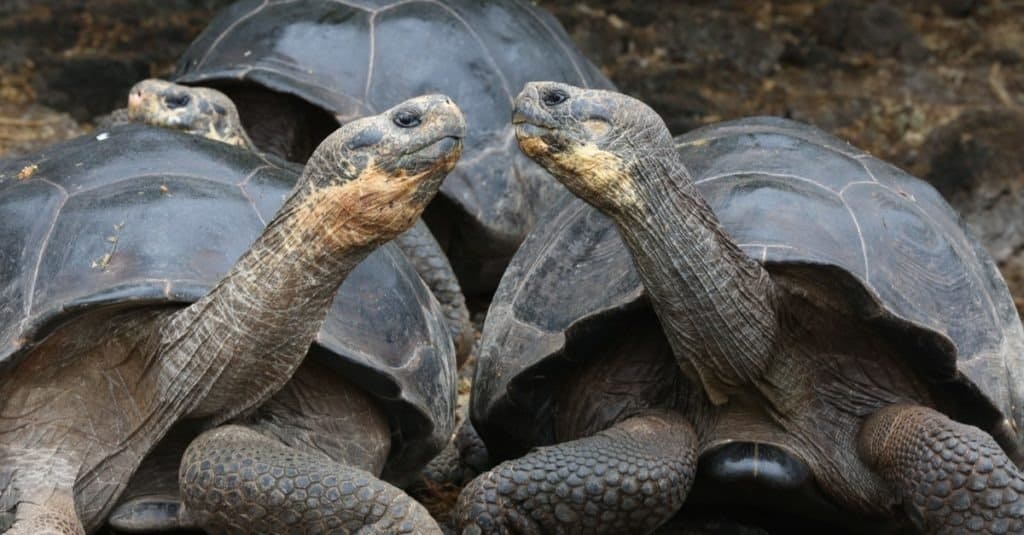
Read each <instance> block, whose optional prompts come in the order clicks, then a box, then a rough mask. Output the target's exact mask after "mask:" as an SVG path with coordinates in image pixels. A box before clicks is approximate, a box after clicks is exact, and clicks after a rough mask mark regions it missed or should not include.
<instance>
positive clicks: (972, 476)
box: [858, 405, 1024, 533]
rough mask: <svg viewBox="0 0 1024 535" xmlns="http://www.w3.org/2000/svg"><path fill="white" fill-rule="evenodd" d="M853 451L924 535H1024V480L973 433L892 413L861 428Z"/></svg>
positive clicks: (901, 408)
mask: <svg viewBox="0 0 1024 535" xmlns="http://www.w3.org/2000/svg"><path fill="white" fill-rule="evenodd" d="M858 448H859V451H860V455H861V458H863V459H864V461H865V462H866V463H867V464H868V466H871V467H873V468H874V469H875V470H876V471H878V472H879V473H880V474H881V475H882V477H883V478H885V480H886V481H887V482H888V483H889V484H890V485H892V487H893V488H894V489H895V491H896V493H897V495H898V496H899V498H900V499H902V501H903V507H904V508H905V510H906V511H907V514H908V515H909V516H910V518H911V520H912V521H913V522H914V523H915V524H917V526H918V527H919V528H920V529H922V530H924V531H925V532H927V533H1021V532H1022V531H1024V475H1022V474H1021V472H1020V470H1019V469H1018V468H1017V467H1016V466H1015V465H1014V464H1013V463H1012V462H1011V461H1010V459H1009V458H1008V457H1007V456H1006V454H1005V453H1004V452H1003V450H1002V449H1001V448H1000V447H999V445H998V444H996V441H995V440H994V439H993V438H992V437H991V436H989V435H988V434H987V433H985V432H984V431H982V430H980V429H978V428H977V427H972V426H969V425H964V424H961V423H958V422H955V421H953V420H951V419H949V418H947V417H946V416H945V415H943V414H942V413H939V412H937V411H934V410H932V409H929V408H926V407H920V406H914V405H893V406H890V407H886V408H884V409H882V410H880V411H878V412H876V413H875V414H873V415H872V416H871V417H869V418H868V419H867V421H866V422H864V426H863V427H862V428H861V431H860V437H859V439H858Z"/></svg>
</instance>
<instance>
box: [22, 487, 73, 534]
mask: <svg viewBox="0 0 1024 535" xmlns="http://www.w3.org/2000/svg"><path fill="white" fill-rule="evenodd" d="M4 533H6V534H7V535H85V528H84V527H82V522H81V521H80V520H79V519H78V515H77V514H76V513H75V502H74V498H73V497H72V494H71V490H70V489H68V490H64V491H55V492H54V493H53V494H52V495H50V497H49V498H47V499H45V500H42V501H36V500H33V499H31V498H28V499H23V500H22V502H21V503H20V504H18V508H17V512H16V513H15V515H14V524H13V525H12V526H11V529H9V530H8V531H6V532H4Z"/></svg>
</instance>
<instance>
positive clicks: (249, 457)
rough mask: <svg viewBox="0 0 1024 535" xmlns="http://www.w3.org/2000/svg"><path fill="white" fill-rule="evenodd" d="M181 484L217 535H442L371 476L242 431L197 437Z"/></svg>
mask: <svg viewBox="0 0 1024 535" xmlns="http://www.w3.org/2000/svg"><path fill="white" fill-rule="evenodd" d="M180 482H181V490H182V498H183V500H184V502H185V505H186V507H187V508H188V510H189V511H190V512H191V514H192V517H193V518H195V519H196V522H197V524H199V525H200V526H202V527H203V529H205V530H207V531H210V532H214V533H255V532H260V533H293V532H295V533H312V532H316V533H325V532H344V533H430V534H438V535H439V534H440V533H441V529H440V528H439V527H438V525H437V523H436V522H435V521H434V519H433V518H431V517H430V514H429V513H427V510H426V509H425V508H424V507H423V506H422V505H420V504H419V503H417V502H416V501H414V500H413V499H412V498H410V497H409V496H408V495H406V494H405V493H404V492H402V491H401V490H399V489H398V488H396V487H394V486H392V485H389V484H388V483H385V482H383V481H381V480H380V479H377V477H376V476H374V475H372V474H370V473H369V472H366V471H364V470H360V469H358V468H353V467H350V466H345V465H342V464H339V463H336V462H334V461H331V460H330V459H329V458H328V457H327V456H318V455H314V454H310V453H307V452H304V451H300V450H296V449H293V448H289V447H288V446H285V445H284V444H282V443H281V442H278V441H276V440H274V439H271V438H267V437H265V436H263V435H261V434H260V433H258V432H256V431H253V430H251V429H248V428H245V427H241V426H237V425H226V426H222V427H218V428H216V429H213V430H211V431H207V432H205V433H203V434H202V435H200V436H199V437H198V438H196V439H195V440H194V441H193V442H192V444H191V445H190V446H189V447H188V450H186V452H185V456H184V459H183V460H182V463H181V472H180Z"/></svg>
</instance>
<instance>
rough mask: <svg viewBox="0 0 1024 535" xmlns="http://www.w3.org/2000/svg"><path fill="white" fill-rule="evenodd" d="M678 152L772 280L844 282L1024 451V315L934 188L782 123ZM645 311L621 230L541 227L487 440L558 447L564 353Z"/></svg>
mask: <svg viewBox="0 0 1024 535" xmlns="http://www.w3.org/2000/svg"><path fill="white" fill-rule="evenodd" d="M677 143H678V148H679V151H680V154H681V155H682V157H683V160H684V161H685V162H686V165H687V167H688V169H689V171H690V173H691V176H692V177H693V179H694V180H695V181H696V183H697V184H698V187H699V189H700V191H701V194H702V195H703V196H704V197H705V199H707V201H708V203H709V204H710V205H711V207H712V209H713V210H714V211H715V213H716V214H717V215H718V217H719V219H720V220H721V222H722V224H723V225H724V227H725V229H726V230H727V231H728V233H729V234H730V236H731V237H732V238H733V239H734V240H735V241H736V242H737V243H739V244H740V245H741V247H742V248H743V250H744V251H746V252H747V253H748V254H749V255H750V256H752V257H753V258H756V259H758V260H760V261H761V262H763V263H764V265H765V266H766V267H767V268H768V270H769V271H777V270H781V269H794V268H801V269H809V270H812V271H813V272H814V273H816V275H815V276H816V277H833V280H835V279H836V278H838V279H843V280H842V282H843V283H844V284H848V286H849V288H850V293H849V299H850V301H851V302H853V303H855V306H857V307H859V309H860V310H861V311H862V313H863V315H864V318H865V321H870V322H874V323H875V324H876V325H878V326H880V327H881V328H886V329H890V331H889V332H892V329H894V330H895V331H896V332H899V333H901V335H902V336H906V337H907V338H906V339H907V340H914V341H915V342H916V344H917V346H918V347H919V348H921V351H920V353H919V354H918V355H912V356H908V359H910V360H914V359H917V360H916V361H915V362H912V363H911V364H912V365H913V366H914V369H917V370H918V371H919V372H920V373H921V374H922V375H923V376H925V377H926V378H927V379H929V380H930V381H932V384H933V385H936V389H937V391H938V392H940V393H941V394H942V395H943V396H945V397H947V398H951V401H952V403H951V404H952V405H954V406H957V407H959V408H960V409H961V411H962V414H960V415H958V416H960V417H962V418H963V419H965V420H968V421H971V422H972V423H974V422H976V423H975V425H979V426H980V427H983V428H987V429H990V430H992V429H994V428H1000V429H1003V430H1006V431H1008V432H1009V433H1008V436H1005V437H1003V440H1004V447H1005V446H1006V443H1005V441H1009V442H1014V441H1015V442H1016V443H1017V444H1019V443H1020V440H1021V435H1020V430H1021V429H1022V426H1021V424H1022V408H1021V398H1022V396H1024V380H1022V379H1024V378H1022V377H1021V372H1022V371H1024V367H1022V362H1021V359H1022V358H1024V353H1022V349H1024V332H1022V328H1021V323H1020V320H1019V319H1018V316H1017V312H1016V309H1015V308H1014V304H1013V301H1012V299H1011V297H1010V294H1009V292H1008V290H1007V288H1006V284H1005V282H1004V281H1003V278H1002V276H1001V275H1000V273H999V271H998V270H997V269H996V266H995V265H994V263H993V262H992V260H991V258H990V257H989V255H988V253H986V252H985V251H984V249H983V248H982V246H981V245H980V244H979V243H978V241H977V240H975V239H974V238H973V237H972V236H971V235H970V233H969V232H967V231H966V229H965V227H964V225H963V223H962V222H961V220H960V218H959V217H958V216H957V215H956V213H955V212H954V211H953V209H952V208H950V207H949V205H947V204H946V202H945V201H944V200H943V199H942V198H941V196H940V195H939V194H938V193H937V192H936V191H935V190H934V189H933V188H932V187H931V186H929V185H928V184H926V183H925V182H922V181H920V180H918V179H916V178H914V177H911V176H909V175H907V174H906V173H904V172H903V171H901V170H899V169H897V168H896V167H894V166H892V165H889V164H886V163H884V162H882V161H880V160H878V159H876V158H874V157H872V156H870V155H869V154H866V153H864V152H862V151H859V150H857V149H856V148H854V147H852V146H850V145H849V144H847V143H845V142H842V141H840V140H838V139H836V138H834V137H832V136H829V135H828V134H826V133H824V132H822V131H820V130H818V129H816V128H813V127H811V126H808V125H804V124H801V123H796V122H793V121H788V120H784V119H777V118H749V119H742V120H738V121H732V122H726V123H722V124H718V125H714V126H709V127H705V128H702V129H699V130H696V131H694V132H691V133H689V134H686V135H683V136H680V137H678V138H677ZM644 308H649V305H648V304H647V303H646V300H645V298H644V297H643V290H642V287H641V284H640V281H639V278H638V276H637V274H636V272H635V270H634V267H633V263H632V259H631V257H630V256H629V254H628V252H627V250H626V249H625V246H624V245H623V243H622V241H621V239H620V238H619V234H618V232H617V230H616V229H615V226H614V224H613V223H612V222H611V221H610V220H609V219H607V218H605V217H604V216H603V215H601V214H600V213H599V212H597V211H596V210H595V209H593V208H591V207H589V206H588V205H586V204H584V203H583V202H582V201H579V200H577V199H575V198H573V197H569V196H567V197H566V198H565V199H564V201H563V204H562V206H561V208H555V209H552V211H551V212H549V214H547V215H546V216H545V218H543V219H542V220H541V221H540V222H538V225H537V229H536V231H535V232H533V233H532V234H531V235H530V236H529V237H528V238H527V240H526V241H525V242H524V244H523V247H522V248H521V249H520V250H519V252H518V253H517V254H516V256H515V257H514V258H513V260H512V262H511V264H510V266H509V269H508V271H507V272H506V274H505V276H504V278H503V279H502V281H501V284H500V286H499V288H498V291H497V293H496V295H495V297H494V301H493V303H492V305H491V309H490V312H489V314H488V317H487V323H486V324H485V326H484V330H483V335H482V340H481V352H480V356H479V362H478V365H477V366H478V367H477V371H476V378H475V381H474V384H473V400H472V405H471V411H472V416H473V420H474V423H477V429H478V430H480V432H481V434H482V435H483V436H484V438H485V439H487V440H488V441H492V440H496V441H498V442H501V441H502V440H507V441H513V442H514V441H517V440H523V441H524V442H521V443H520V444H519V447H520V448H522V447H528V446H530V445H535V444H543V443H546V442H548V441H550V440H551V436H552V434H551V430H550V425H551V422H550V420H549V419H547V418H546V416H545V413H546V412H547V407H548V404H549V403H551V400H550V398H549V397H547V396H546V395H544V394H543V392H545V391H550V388H547V387H546V386H545V382H546V381H548V380H549V378H551V377H556V376H557V375H558V373H559V370H560V369H561V370H564V369H569V368H571V363H570V362H568V360H567V359H566V357H565V356H566V355H567V354H573V353H572V352H571V351H568V348H571V347H573V344H576V343H578V341H580V340H585V339H586V338H587V336H588V334H589V333H594V332H597V331H603V332H605V333H608V332H614V330H615V328H616V325H617V324H620V323H623V322H621V321H620V320H621V319H622V317H623V314H630V313H632V311H635V310H638V309H644ZM612 336H614V335H612ZM622 336H628V333H625V332H623V333H622ZM577 353H578V352H577ZM1004 420H1008V422H1005V421H1004ZM1006 424H1008V427H1007V425H1006ZM506 429H515V430H516V431H515V432H514V433H509V432H508V431H506ZM506 433H509V434H507V435H506ZM516 434H518V435H525V438H520V437H517V436H514V435H516ZM531 435H532V436H531Z"/></svg>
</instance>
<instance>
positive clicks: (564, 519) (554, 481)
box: [456, 413, 697, 534]
mask: <svg viewBox="0 0 1024 535" xmlns="http://www.w3.org/2000/svg"><path fill="white" fill-rule="evenodd" d="M696 443H697V440H696V436H695V435H694V433H693V429H692V428H691V427H690V424H689V423H688V422H687V421H686V420H685V419H684V418H683V417H682V416H680V415H678V414H674V413H658V414H649V415H645V416H637V417H633V418H630V419H628V420H625V421H622V422H620V423H618V424H616V425H614V426H612V427H611V428H609V429H606V430H605V431H602V432H600V433H597V434H596V435H593V436H590V437H586V438H582V439H579V440H573V441H570V442H563V443H561V444H556V445H554V446H550V447H545V448H539V449H537V450H535V451H533V452H531V453H529V454H527V455H525V456H523V457H520V458H519V459H515V460H512V461H506V462H504V463H502V464H500V465H498V466H497V467H496V468H494V469H493V470H491V471H490V472H487V473H484V474H482V475H481V476H480V477H478V478H476V479H474V480H473V481H472V482H471V483H470V484H469V485H468V486H467V487H466V488H465V489H464V490H463V491H462V494H461V495H460V496H459V502H458V505H457V506H456V515H457V516H456V518H457V521H458V523H459V526H460V528H461V529H462V530H463V531H462V532H463V533H474V534H475V533H523V534H534V533H536V534H541V533H649V532H650V531H652V530H654V529H655V528H656V527H658V526H659V525H661V524H662V523H663V522H665V521H666V520H668V519H669V518H670V517H671V516H672V515H673V514H675V512H676V511H677V510H678V509H679V507H680V506H682V504H683V500H684V499H685V498H686V493H687V492H688V491H689V489H690V484H691V483H692V482H693V476H694V472H695V470H696Z"/></svg>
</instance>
